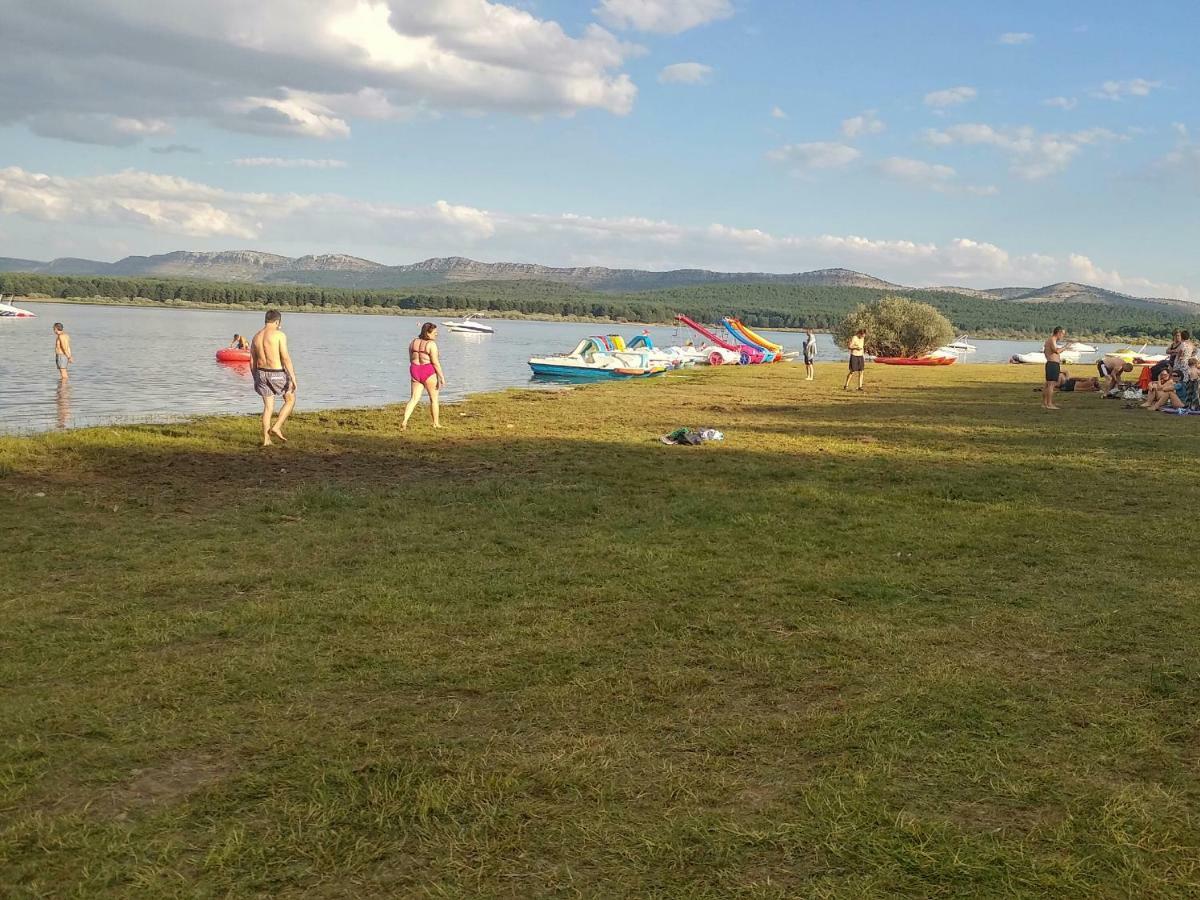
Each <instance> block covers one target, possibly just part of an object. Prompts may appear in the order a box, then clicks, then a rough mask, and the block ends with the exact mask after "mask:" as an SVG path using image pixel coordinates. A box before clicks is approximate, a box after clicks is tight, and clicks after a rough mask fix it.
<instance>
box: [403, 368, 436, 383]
mask: <svg viewBox="0 0 1200 900" xmlns="http://www.w3.org/2000/svg"><path fill="white" fill-rule="evenodd" d="M408 374H409V377H410V378H412V380H413V381H415V382H416V383H417V384H424V383H425V382H427V381H428V380H429V379H430V378H432V377H433V376H434V375H436V374H437V369H435V368H434V367H433V363H413V364H412V365H410V366H409V367H408Z"/></svg>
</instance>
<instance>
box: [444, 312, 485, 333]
mask: <svg viewBox="0 0 1200 900" xmlns="http://www.w3.org/2000/svg"><path fill="white" fill-rule="evenodd" d="M442 324H443V325H445V326H446V327H447V328H449V329H450V330H451V331H456V332H458V333H459V334H495V333H496V329H495V328H493V327H492V326H491V325H487V324H485V323H483V322H480V321H479V320H478V319H477V318H475V316H467V317H466V318H465V319H461V320H460V321H458V322H443V323H442Z"/></svg>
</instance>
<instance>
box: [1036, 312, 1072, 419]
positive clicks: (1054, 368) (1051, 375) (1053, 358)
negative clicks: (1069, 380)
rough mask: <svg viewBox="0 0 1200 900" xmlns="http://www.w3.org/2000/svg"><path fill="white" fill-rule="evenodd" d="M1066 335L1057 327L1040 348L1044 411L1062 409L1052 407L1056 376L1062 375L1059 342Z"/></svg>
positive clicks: (1063, 329) (1065, 332)
mask: <svg viewBox="0 0 1200 900" xmlns="http://www.w3.org/2000/svg"><path fill="white" fill-rule="evenodd" d="M1066 334H1067V330H1066V329H1065V328H1063V327H1062V326H1061V325H1059V326H1058V327H1057V328H1055V329H1054V332H1053V333H1052V334H1051V335H1050V337H1048V338H1046V343H1045V344H1044V345H1043V346H1042V353H1044V354H1045V356H1046V384H1045V386H1043V387H1042V407H1043V408H1044V409H1062V407H1061V406H1055V405H1054V389H1055V388H1056V387H1058V376H1059V375H1061V374H1062V347H1061V345H1060V341H1062V339H1063V338H1064V337H1066Z"/></svg>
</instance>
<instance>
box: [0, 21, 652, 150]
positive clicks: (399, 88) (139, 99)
mask: <svg viewBox="0 0 1200 900" xmlns="http://www.w3.org/2000/svg"><path fill="white" fill-rule="evenodd" d="M63 6H68V7H69V9H63V8H60V7H63ZM68 13H69V14H68ZM639 52H641V51H640V48H638V47H636V46H635V45H632V44H629V43H626V42H623V41H621V40H619V39H618V38H616V37H614V36H613V34H612V33H610V32H609V31H607V30H605V29H604V28H602V27H600V26H599V25H596V24H592V25H588V26H586V27H585V28H583V29H582V31H581V32H580V33H579V34H578V35H571V34H568V33H567V32H566V31H565V30H564V28H563V27H562V26H561V25H559V24H558V23H557V22H555V21H552V20H547V19H539V18H537V17H536V16H535V15H533V14H532V13H530V12H528V11H526V10H524V9H520V8H518V7H517V6H516V5H513V4H510V3H501V2H490V0H444V2H438V3H430V2H427V0H322V2H319V3H318V2H316V0H259V2H256V3H254V4H250V5H247V4H246V3H244V2H241V0H209V2H206V3H204V4H197V3H194V2H192V0H156V2H155V3H145V2H140V0H92V2H90V3H88V4H79V3H69V4H64V3H53V2H41V3H39V2H33V0H18V2H15V3H14V2H9V3H7V4H5V11H4V27H3V29H0V59H4V61H5V72H4V81H5V90H4V91H2V92H0V125H3V124H10V123H14V122H25V123H27V124H29V125H30V127H33V128H35V129H36V130H38V131H39V133H42V134H47V135H52V136H55V137H64V138H66V139H68V140H85V141H93V142H101V143H129V142H131V141H133V140H136V139H137V138H138V137H141V136H145V135H146V134H161V133H165V129H166V128H168V127H169V125H168V123H170V122H172V121H174V120H175V119H178V118H181V117H188V118H200V119H208V120H212V121H215V122H217V123H218V124H220V125H222V126H224V127H228V128H236V129H240V130H249V131H256V132H265V133H270V134H283V135H289V134H290V135H298V136H304V137H343V136H345V135H346V134H348V133H349V131H350V128H351V125H352V120H353V119H356V118H395V117H402V116H405V115H413V114H415V113H416V112H418V111H422V110H427V111H432V112H436V111H462V112H467V113H477V112H495V111H501V112H508V113H515V114H518V115H542V114H563V115H569V114H571V113H574V112H577V111H579V110H583V109H600V110H605V111H608V112H611V113H615V114H624V113H627V112H629V110H630V109H631V108H632V106H633V102H634V100H635V98H636V96H637V88H636V87H635V86H634V84H633V82H632V80H631V79H630V78H629V76H628V74H626V73H624V72H622V71H621V69H622V67H623V65H624V63H625V61H626V60H628V59H629V58H630V57H632V56H634V55H636V54H637V53H639ZM129 123H142V125H143V126H145V127H146V128H149V129H150V130H149V131H145V130H142V131H139V129H138V128H137V127H136V126H134V125H131V124H129Z"/></svg>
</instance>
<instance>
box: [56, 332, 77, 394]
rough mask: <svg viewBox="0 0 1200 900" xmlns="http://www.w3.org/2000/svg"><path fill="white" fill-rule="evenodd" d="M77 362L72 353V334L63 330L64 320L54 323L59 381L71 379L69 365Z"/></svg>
mask: <svg viewBox="0 0 1200 900" xmlns="http://www.w3.org/2000/svg"><path fill="white" fill-rule="evenodd" d="M73 362H75V357H74V356H72V355H71V336H70V335H69V334H67V333H66V331H64V330H63V325H62V322H55V323H54V365H55V367H56V368H57V369H58V380H59V381H70V379H71V374H70V373H69V372H68V371H67V367H68V366H70V365H71V363H73Z"/></svg>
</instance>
